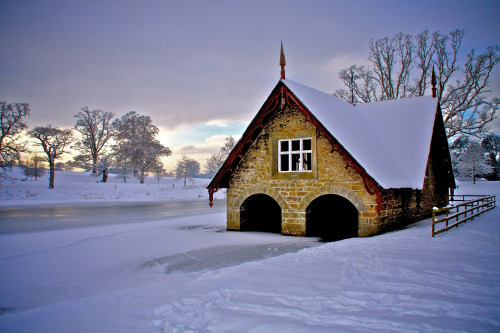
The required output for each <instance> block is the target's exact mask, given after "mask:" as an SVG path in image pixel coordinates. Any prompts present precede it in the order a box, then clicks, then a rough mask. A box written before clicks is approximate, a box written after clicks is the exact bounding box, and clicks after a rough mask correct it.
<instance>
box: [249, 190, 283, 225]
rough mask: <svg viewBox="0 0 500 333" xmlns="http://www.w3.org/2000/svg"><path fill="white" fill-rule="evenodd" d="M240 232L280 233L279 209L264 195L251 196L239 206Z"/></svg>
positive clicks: (278, 206) (272, 200)
mask: <svg viewBox="0 0 500 333" xmlns="http://www.w3.org/2000/svg"><path fill="white" fill-rule="evenodd" d="M240 230H242V231H266V232H277V233H281V207H280V205H279V204H278V203H277V202H276V201H275V200H274V199H273V198H271V197H270V196H268V195H266V194H253V195H251V196H249V197H248V198H246V199H245V201H243V203H242V204H241V206H240Z"/></svg>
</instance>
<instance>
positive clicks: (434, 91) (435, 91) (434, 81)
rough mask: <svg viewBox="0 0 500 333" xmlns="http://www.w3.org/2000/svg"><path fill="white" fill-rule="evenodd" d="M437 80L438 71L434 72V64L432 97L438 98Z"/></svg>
mask: <svg viewBox="0 0 500 333" xmlns="http://www.w3.org/2000/svg"><path fill="white" fill-rule="evenodd" d="M436 85H437V80H436V72H434V66H432V76H431V86H432V97H434V98H436V96H437V88H436Z"/></svg>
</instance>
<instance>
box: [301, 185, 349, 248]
mask: <svg viewBox="0 0 500 333" xmlns="http://www.w3.org/2000/svg"><path fill="white" fill-rule="evenodd" d="M306 236H312V237H320V238H321V239H322V240H324V241H327V242H331V241H336V240H340V239H345V238H351V237H357V236H358V210H357V209H356V207H355V206H354V205H353V204H352V203H351V202H350V201H349V200H347V199H346V198H344V197H341V196H339V195H335V194H326V195H322V196H319V197H317V198H315V199H314V200H313V201H312V202H311V203H310V204H309V206H308V207H307V209H306Z"/></svg>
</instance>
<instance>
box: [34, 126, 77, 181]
mask: <svg viewBox="0 0 500 333" xmlns="http://www.w3.org/2000/svg"><path fill="white" fill-rule="evenodd" d="M28 134H29V135H30V136H31V137H33V138H35V139H37V140H38V141H39V144H40V145H41V146H42V148H43V151H44V152H45V154H47V161H48V162H49V188H54V179H55V174H56V172H55V163H56V160H57V159H58V158H59V157H60V156H61V155H62V154H64V153H65V152H66V149H67V148H68V147H69V145H70V144H71V143H72V142H73V133H72V131H71V129H59V128H57V127H53V126H52V125H48V126H39V127H35V128H34V129H32V130H30V131H29V132H28Z"/></svg>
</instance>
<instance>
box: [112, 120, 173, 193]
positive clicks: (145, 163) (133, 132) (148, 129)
mask: <svg viewBox="0 0 500 333" xmlns="http://www.w3.org/2000/svg"><path fill="white" fill-rule="evenodd" d="M112 127H113V130H114V131H115V137H114V138H115V140H116V142H117V144H116V145H115V146H114V149H113V150H114V153H115V154H116V155H117V156H119V159H120V160H122V162H123V163H125V164H127V165H131V166H132V168H133V173H134V176H138V177H139V179H140V183H141V184H144V177H145V174H146V172H148V171H152V168H153V167H154V166H155V165H157V164H158V163H159V160H160V158H161V157H164V156H170V155H171V154H172V151H171V150H170V148H168V147H165V146H163V145H162V144H161V143H160V142H159V141H158V140H156V139H155V137H156V135H157V134H158V132H159V130H158V127H156V126H155V125H154V124H153V121H152V120H151V118H150V117H149V116H143V115H139V114H137V113H136V112H135V111H130V112H129V113H127V114H125V115H124V116H123V117H121V118H120V119H116V120H115V121H113V124H112Z"/></svg>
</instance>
